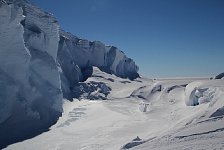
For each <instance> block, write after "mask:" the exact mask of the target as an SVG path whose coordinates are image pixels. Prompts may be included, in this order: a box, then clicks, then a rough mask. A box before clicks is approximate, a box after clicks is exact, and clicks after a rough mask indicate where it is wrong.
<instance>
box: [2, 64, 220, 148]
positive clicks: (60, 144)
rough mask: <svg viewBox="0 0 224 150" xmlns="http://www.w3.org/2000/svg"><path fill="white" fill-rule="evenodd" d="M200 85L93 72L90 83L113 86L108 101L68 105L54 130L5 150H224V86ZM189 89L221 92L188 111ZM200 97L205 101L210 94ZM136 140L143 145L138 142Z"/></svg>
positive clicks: (215, 83)
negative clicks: (126, 77)
mask: <svg viewBox="0 0 224 150" xmlns="http://www.w3.org/2000/svg"><path fill="white" fill-rule="evenodd" d="M197 80H198V79H178V80H175V79H170V80H169V79H166V80H156V81H153V80H150V79H146V78H141V79H136V80H134V81H130V80H127V79H121V78H118V77H116V76H114V75H109V74H106V73H104V72H101V71H100V70H99V69H97V68H94V71H93V77H91V78H89V79H88V80H87V81H86V82H87V83H88V82H91V81H95V82H103V83H105V84H106V85H107V86H108V87H110V88H111V89H112V90H111V91H110V94H109V95H108V100H106V101H99V100H98V101H91V100H88V99H82V100H81V101H78V100H77V99H74V101H73V102H69V101H67V100H64V105H63V107H64V112H63V115H62V117H61V118H60V119H59V121H58V122H57V124H55V125H54V126H52V127H51V130H50V131H48V132H45V133H43V134H41V135H39V136H37V137H35V138H32V139H28V140H25V141H23V142H20V143H15V144H13V145H10V146H9V147H7V148H6V149H31V148H32V149H34V150H35V149H63V150H66V149H76V150H83V149H91V150H100V149H102V150H104V149H107V150H114V149H122V148H123V149H125V148H131V149H143V150H144V149H145V150H148V149H156V150H158V149H220V148H222V147H223V146H224V143H223V142H222V141H223V140H222V139H223V138H224V132H223V123H224V122H223V118H222V117H223V115H224V111H223V110H224V109H223V108H224V102H223V98H224V94H223V92H224V83H223V82H222V83H220V81H219V82H218V81H216V80H207V79H204V80H199V81H197ZM189 83H190V84H189ZM199 83H200V84H199ZM186 84H189V87H190V85H192V86H193V85H194V87H195V86H196V87H200V88H198V89H204V88H209V89H210V88H211V89H212V88H214V87H215V88H217V89H216V92H215V93H214V96H213V98H212V100H211V101H206V103H202V104H200V105H197V106H187V105H186V104H185V92H186V90H185V87H186ZM158 85H160V86H161V88H158V87H159V86H158ZM198 85H199V86H198ZM141 87H143V88H141ZM146 87H147V88H146ZM155 87H156V88H155ZM189 87H188V86H187V88H189ZM146 89H149V90H146ZM153 89H155V90H153ZM190 89H194V88H189V89H188V90H190ZM141 90H142V91H141ZM133 91H135V92H133ZM136 91H137V92H136ZM133 93H135V94H137V93H138V94H139V95H140V94H142V97H141V96H140V97H137V96H136V95H133ZM146 93H148V94H146ZM155 93H156V96H149V95H153V94H155ZM209 93H210V92H209ZM196 95H197V96H201V95H203V96H204V97H205V96H206V94H205V91H204V92H203V93H202V94H200V93H198V92H196ZM144 104H149V105H148V108H147V110H146V111H141V110H140V109H139V107H140V106H141V105H144ZM137 136H138V137H139V139H141V140H139V141H135V140H133V139H135V138H136V137H137Z"/></svg>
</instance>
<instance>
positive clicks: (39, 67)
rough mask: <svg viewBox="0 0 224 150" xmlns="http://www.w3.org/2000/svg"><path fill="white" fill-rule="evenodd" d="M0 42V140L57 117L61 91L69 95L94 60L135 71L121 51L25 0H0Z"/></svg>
mask: <svg viewBox="0 0 224 150" xmlns="http://www.w3.org/2000/svg"><path fill="white" fill-rule="evenodd" d="M0 47H1V49H0V113H1V115H0V135H5V136H1V137H0V141H1V143H0V145H1V146H2V145H3V146H6V145H7V144H9V143H13V142H17V141H20V140H23V139H26V138H27V137H32V136H35V135H36V134H37V133H39V132H43V131H44V130H46V129H48V127H49V126H50V125H52V124H53V123H55V122H56V121H57V119H58V117H59V116H60V115H61V113H62V99H63V96H64V97H66V98H69V99H72V98H73V97H72V96H73V95H72V94H71V91H72V89H73V88H74V87H77V84H78V82H80V81H84V80H86V79H87V78H88V77H90V76H91V75H92V71H93V69H92V67H93V66H96V67H99V68H101V70H104V71H106V72H109V73H112V74H115V75H117V76H120V77H123V78H130V79H134V78H136V77H138V73H137V71H138V67H137V66H136V65H135V63H134V61H133V60H131V59H130V58H127V57H126V56H125V54H124V53H123V52H121V51H120V50H118V49H117V48H115V47H113V46H111V47H107V46H105V45H104V44H103V43H101V42H98V41H94V42H90V41H88V40H83V39H79V38H77V37H75V36H74V35H72V34H70V33H67V32H65V31H63V30H62V29H60V27H59V24H58V22H57V20H56V19H55V17H54V16H53V15H52V14H50V13H47V12H44V11H42V10H41V9H39V8H38V7H36V6H34V5H33V4H31V3H30V2H28V1H27V0H0ZM9 127H10V128H9ZM31 127H32V128H31ZM12 129H13V130H12ZM6 133H7V134H6ZM12 137H14V138H12Z"/></svg>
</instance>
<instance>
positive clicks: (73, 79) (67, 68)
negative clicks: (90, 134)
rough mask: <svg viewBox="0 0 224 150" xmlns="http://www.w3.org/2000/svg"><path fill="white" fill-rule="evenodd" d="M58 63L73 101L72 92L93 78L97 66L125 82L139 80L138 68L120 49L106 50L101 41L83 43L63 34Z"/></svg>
mask: <svg viewBox="0 0 224 150" xmlns="http://www.w3.org/2000/svg"><path fill="white" fill-rule="evenodd" d="M58 62H59V64H60V66H61V68H62V72H63V73H62V74H61V78H62V79H63V80H62V82H63V81H64V82H63V83H62V84H63V85H64V86H63V91H64V92H63V93H64V96H65V97H66V98H69V97H71V96H70V94H69V93H70V92H71V91H70V90H69V89H72V88H73V87H74V86H75V85H76V83H78V82H79V81H84V80H86V79H87V78H88V77H90V76H91V75H92V67H93V66H96V67H98V68H100V69H101V70H102V71H105V72H107V73H111V74H115V75H117V76H119V77H122V78H129V79H135V78H137V77H139V75H138V73H137V72H138V66H137V65H136V64H135V62H134V61H133V60H132V59H130V58H128V57H127V56H126V55H125V54H124V53H123V52H122V51H120V50H119V49H118V48H116V47H114V46H105V44H103V43H101V42H100V41H93V42H91V41H88V40H85V39H79V38H77V37H76V36H74V35H72V34H70V33H67V32H65V31H63V30H60V42H59V48H58ZM65 80H67V81H65Z"/></svg>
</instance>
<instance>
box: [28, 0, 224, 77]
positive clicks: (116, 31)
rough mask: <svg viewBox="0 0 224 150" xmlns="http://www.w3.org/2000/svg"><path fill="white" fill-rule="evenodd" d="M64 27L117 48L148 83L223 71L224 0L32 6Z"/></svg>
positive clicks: (74, 0) (42, 0) (56, 0)
mask: <svg viewBox="0 0 224 150" xmlns="http://www.w3.org/2000/svg"><path fill="white" fill-rule="evenodd" d="M32 1H33V2H34V3H35V4H37V5H38V6H39V7H41V8H43V9H44V10H46V11H49V12H51V13H53V14H54V15H55V16H56V18H57V19H58V21H59V23H60V25H61V27H62V28H63V29H65V30H66V31H69V32H71V33H73V34H74V35H76V36H78V37H80V38H85V39H89V40H100V41H102V42H104V43H105V44H108V45H114V46H117V47H118V48H120V49H121V50H123V51H124V52H125V53H126V54H127V55H128V56H129V57H131V58H133V59H134V60H135V61H136V63H137V64H138V66H139V68H140V73H141V74H143V75H145V76H149V77H180V76H185V77H186V76H187V77H189V76H211V75H214V74H217V73H220V72H223V71H224V0H32Z"/></svg>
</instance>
